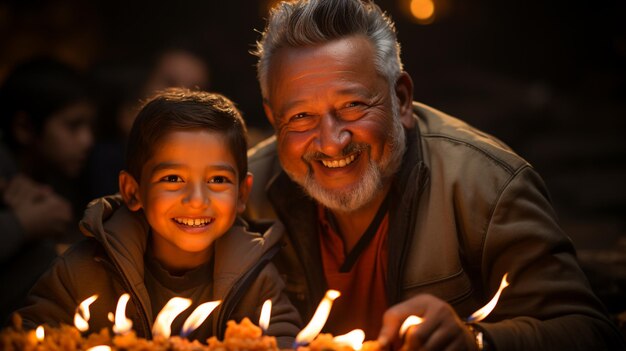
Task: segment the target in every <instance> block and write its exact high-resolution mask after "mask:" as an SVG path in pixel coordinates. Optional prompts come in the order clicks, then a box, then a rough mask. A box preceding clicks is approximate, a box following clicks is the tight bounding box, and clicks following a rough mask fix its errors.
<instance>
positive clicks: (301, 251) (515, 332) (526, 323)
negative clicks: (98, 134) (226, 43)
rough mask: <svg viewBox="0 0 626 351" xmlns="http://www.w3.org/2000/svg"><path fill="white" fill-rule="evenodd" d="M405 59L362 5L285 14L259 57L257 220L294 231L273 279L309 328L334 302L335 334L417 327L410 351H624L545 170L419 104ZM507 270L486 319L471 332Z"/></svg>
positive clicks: (313, 6) (313, 2) (287, 9)
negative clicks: (268, 130)
mask: <svg viewBox="0 0 626 351" xmlns="http://www.w3.org/2000/svg"><path fill="white" fill-rule="evenodd" d="M399 51H400V50H399V45H398V43H397V39H396V35H395V29H394V24H393V23H392V22H391V20H390V19H389V18H388V17H386V16H385V15H384V14H383V13H382V12H381V10H380V8H379V7H378V6H376V5H375V4H373V3H372V2H369V1H359V0H310V1H306V0H299V1H295V2H289V3H287V2H284V3H280V4H279V5H278V6H276V7H275V8H274V9H273V11H272V13H271V15H270V18H269V20H268V24H267V27H266V29H265V31H264V33H263V36H262V38H261V40H260V41H259V43H258V47H257V55H258V56H259V62H258V77H259V82H260V86H261V90H262V94H263V101H264V107H265V111H266V114H267V117H268V119H269V121H270V122H271V124H272V125H273V126H274V128H275V132H276V133H275V136H274V137H272V138H270V139H269V140H267V141H265V142H263V143H261V144H260V145H259V146H257V147H256V148H254V149H253V150H251V151H250V153H249V159H250V169H251V171H252V172H253V173H254V175H255V178H256V179H255V180H256V181H255V188H254V189H253V194H252V196H251V200H250V203H249V205H248V210H247V217H248V219H249V220H250V221H251V223H257V224H258V223H262V222H267V221H270V222H271V221H273V220H275V219H276V218H278V219H280V220H281V221H282V222H283V223H284V224H285V226H286V229H287V232H288V242H287V243H286V244H287V246H286V248H285V250H283V251H284V252H283V254H282V256H281V260H280V261H278V262H277V265H278V267H279V269H280V270H282V272H283V274H284V276H285V277H286V280H287V286H288V290H289V292H290V294H291V297H292V300H293V302H294V303H295V304H297V305H298V306H299V308H300V311H301V313H302V314H303V318H304V320H308V319H309V318H310V317H311V315H312V312H313V311H314V309H315V307H316V305H317V303H318V302H319V301H320V299H321V298H322V296H323V294H324V291H325V290H326V289H327V288H333V289H337V290H339V291H341V292H342V296H341V297H339V299H337V300H336V301H335V305H334V307H333V311H332V313H331V315H330V318H329V321H328V323H327V324H326V331H327V332H332V333H334V334H341V333H345V332H348V331H350V330H351V329H354V328H362V329H364V330H365V332H366V335H367V339H375V338H378V340H379V341H381V342H382V343H383V344H384V345H388V344H390V343H398V342H400V340H397V339H398V337H397V335H398V329H399V327H400V324H401V323H402V321H403V320H404V319H405V318H406V317H407V316H409V315H411V314H415V315H418V316H421V317H423V318H424V322H423V323H422V324H421V325H419V326H418V327H416V328H412V329H411V330H410V332H409V333H408V335H407V337H406V339H405V345H406V346H408V347H409V348H410V349H427V350H443V349H445V350H475V349H490V348H491V349H497V350H540V349H545V350H574V349H576V350H583V349H584V350H600V349H621V348H624V342H623V340H622V338H621V335H620V334H619V332H618V331H617V329H616V328H615V327H614V326H613V325H612V324H611V322H610V321H609V320H608V319H607V317H606V316H605V314H604V313H603V306H602V304H601V303H600V302H599V301H598V299H597V298H596V297H595V296H594V295H593V293H592V292H591V290H590V288H589V285H588V283H587V280H586V277H585V276H584V274H583V273H582V271H581V270H580V268H579V266H578V264H577V262H576V259H575V253H574V249H573V247H572V244H571V242H570V240H569V239H568V237H567V236H566V235H565V234H564V233H563V232H562V230H561V229H560V228H559V225H558V224H557V220H556V216H555V214H554V211H553V209H552V207H551V205H550V202H549V199H548V195H547V190H546V188H545V186H544V184H543V182H542V180H541V178H540V177H539V176H538V175H537V173H536V172H535V170H534V169H533V168H532V167H531V166H530V165H529V164H528V163H527V162H526V161H525V160H523V159H522V158H521V157H519V156H518V155H516V154H515V153H514V152H513V151H511V149H509V148H508V147H507V146H506V145H504V144H503V143H501V142H500V141H498V140H497V139H495V138H493V137H491V136H489V135H486V134H485V133H482V132H480V131H478V130H476V129H474V128H472V127H471V126H469V125H467V124H465V123H464V122H462V121H460V120H458V119H455V118H453V117H450V116H448V115H446V114H444V113H442V112H439V111H437V110H434V109H432V108H429V107H428V106H425V105H422V104H419V103H415V102H413V101H412V98H413V97H412V94H413V83H412V80H411V77H410V76H409V74H408V73H406V72H404V71H403V70H402V63H401V60H400V53H399ZM279 161H280V162H279ZM507 272H508V273H509V281H510V282H511V285H510V286H509V287H508V288H507V289H506V290H504V292H503V293H502V295H501V298H500V301H499V302H498V305H497V306H496V308H495V310H494V311H493V312H492V313H491V315H490V316H489V317H488V318H487V319H486V320H485V321H483V322H481V323H476V324H466V323H464V321H463V318H465V317H467V316H469V315H470V314H471V313H472V312H473V311H475V310H477V309H478V308H480V307H481V306H482V305H484V304H485V303H487V302H488V301H489V300H490V299H491V297H492V296H493V295H494V294H495V292H496V290H497V289H498V287H499V285H500V281H501V279H502V277H503V276H504V274H505V273H507ZM481 338H482V340H483V341H482V342H481Z"/></svg>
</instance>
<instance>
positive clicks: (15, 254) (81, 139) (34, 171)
mask: <svg viewBox="0 0 626 351" xmlns="http://www.w3.org/2000/svg"><path fill="white" fill-rule="evenodd" d="M94 119H95V107H94V105H93V102H92V99H91V97H90V94H89V85H88V83H87V81H86V80H85V78H84V77H83V76H82V75H81V74H80V73H79V72H78V71H76V70H75V69H73V68H72V67H70V66H68V65H65V64H63V63H61V62H59V61H56V60H54V59H49V58H36V59H32V60H30V61H27V62H24V63H22V64H19V65H17V66H16V67H15V68H14V69H13V70H12V71H11V72H10V73H9V75H8V76H7V78H6V79H5V80H4V82H3V84H2V86H1V88H0V131H1V143H0V194H1V197H0V261H1V262H2V265H1V268H0V286H2V289H0V318H1V320H0V321H1V322H5V321H6V319H7V317H8V314H9V313H10V311H13V310H15V309H16V307H18V306H20V304H21V302H22V299H23V298H24V297H25V295H26V293H27V292H28V290H29V289H30V287H31V286H32V284H33V283H34V282H35V281H36V280H37V279H38V278H39V276H40V275H41V273H43V272H44V271H45V269H46V268H47V266H48V265H49V263H50V262H51V261H52V260H53V259H54V258H55V257H56V256H57V254H60V253H61V252H63V251H64V249H65V248H67V246H68V245H69V244H71V243H72V242H74V241H75V240H76V239H78V238H80V233H79V232H78V229H77V222H78V221H77V218H80V211H81V210H82V208H84V206H85V204H86V203H87V201H88V199H87V198H85V197H84V196H85V189H84V187H83V185H84V179H83V178H82V172H83V169H84V166H85V163H86V161H87V157H88V153H89V151H90V149H91V147H92V145H93V131H92V125H93V122H94Z"/></svg>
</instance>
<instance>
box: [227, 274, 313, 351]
mask: <svg viewBox="0 0 626 351" xmlns="http://www.w3.org/2000/svg"><path fill="white" fill-rule="evenodd" d="M284 288H285V284H284V282H283V280H282V279H281V277H280V275H279V273H278V270H277V269H276V267H275V266H274V265H273V264H272V263H268V264H267V265H266V266H265V267H264V268H263V270H262V271H261V272H260V274H259V276H258V277H257V279H256V280H255V282H254V283H253V284H252V286H251V287H250V288H249V289H248V293H247V294H246V295H245V296H244V298H243V300H242V301H241V303H240V306H242V307H249V308H245V309H247V310H251V311H254V315H250V314H247V315H246V316H247V317H248V318H250V319H251V320H252V322H253V323H255V324H256V323H257V322H258V320H259V316H260V315H261V308H262V307H263V303H264V302H265V301H266V300H267V299H271V300H272V313H271V319H270V324H269V328H268V330H267V335H271V336H275V337H276V341H277V343H278V347H279V348H280V349H290V348H293V343H294V341H295V337H296V334H297V333H298V332H299V331H300V326H301V320H300V315H299V314H298V311H297V310H296V308H295V307H294V306H293V305H292V304H291V302H290V301H289V299H288V298H287V295H285V293H284V291H283V290H284ZM241 312H244V311H243V310H241ZM237 319H239V318H237Z"/></svg>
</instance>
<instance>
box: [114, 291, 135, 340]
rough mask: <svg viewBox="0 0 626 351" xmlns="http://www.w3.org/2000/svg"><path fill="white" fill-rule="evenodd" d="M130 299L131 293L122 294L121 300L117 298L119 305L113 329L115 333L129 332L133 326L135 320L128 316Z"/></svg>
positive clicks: (116, 309)
mask: <svg viewBox="0 0 626 351" xmlns="http://www.w3.org/2000/svg"><path fill="white" fill-rule="evenodd" d="M128 300H130V295H129V294H122V296H120V298H119V300H117V307H116V308H115V324H114V325H113V331H114V332H115V334H124V333H127V332H129V331H130V330H131V329H132V327H133V321H131V320H130V319H128V318H126V305H127V304H128Z"/></svg>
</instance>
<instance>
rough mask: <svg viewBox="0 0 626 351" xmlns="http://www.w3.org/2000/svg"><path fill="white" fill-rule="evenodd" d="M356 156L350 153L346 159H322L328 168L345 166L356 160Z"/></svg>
mask: <svg viewBox="0 0 626 351" xmlns="http://www.w3.org/2000/svg"><path fill="white" fill-rule="evenodd" d="M355 158H356V156H355V155H350V156H348V157H346V158H344V159H341V160H333V161H329V160H322V164H323V165H324V166H326V167H328V168H338V167H345V166H347V165H349V164H351V163H352V161H354V159H355Z"/></svg>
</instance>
